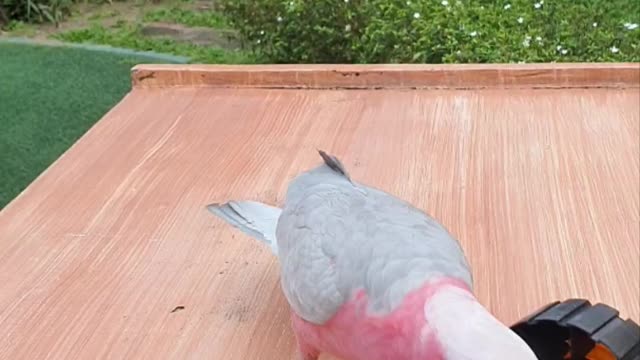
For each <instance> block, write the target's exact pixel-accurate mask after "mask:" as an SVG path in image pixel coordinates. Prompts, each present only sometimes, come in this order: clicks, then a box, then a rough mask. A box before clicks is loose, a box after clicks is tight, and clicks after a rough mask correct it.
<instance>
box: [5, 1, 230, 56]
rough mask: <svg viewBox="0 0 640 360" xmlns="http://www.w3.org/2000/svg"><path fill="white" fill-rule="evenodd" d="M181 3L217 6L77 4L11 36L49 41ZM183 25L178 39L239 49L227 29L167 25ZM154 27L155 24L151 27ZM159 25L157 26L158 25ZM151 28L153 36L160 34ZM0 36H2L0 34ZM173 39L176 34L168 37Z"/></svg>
mask: <svg viewBox="0 0 640 360" xmlns="http://www.w3.org/2000/svg"><path fill="white" fill-rule="evenodd" d="M172 6H180V7H181V8H184V9H187V10H194V11H205V10H212V9H215V8H217V7H216V2H215V1H202V0H199V1H193V2H184V1H179V0H160V1H155V0H152V1H144V0H142V1H140V0H132V1H114V2H112V3H110V4H109V3H102V4H91V3H78V4H76V5H74V7H73V9H72V15H71V16H70V17H68V18H67V19H66V20H65V21H64V22H62V23H61V24H59V25H58V26H55V25H54V24H38V25H31V24H30V25H23V26H19V27H17V28H16V29H14V30H12V31H11V32H10V33H8V35H11V36H21V37H28V38H33V39H36V40H47V39H50V38H51V37H52V35H55V34H57V33H62V32H67V31H71V30H80V29H85V28H88V27H91V26H93V25H101V26H103V27H107V28H109V27H114V26H116V25H118V24H121V23H142V22H143V19H144V15H145V13H147V12H150V11H154V10H159V9H163V8H168V7H172ZM165 25H167V26H175V27H176V28H180V30H179V31H176V32H175V34H174V35H175V40H177V41H186V42H192V43H194V44H198V45H216V46H220V47H222V48H236V43H235V42H233V41H232V40H230V39H229V35H231V36H232V37H233V33H230V32H229V31H228V30H212V29H208V28H205V29H200V28H195V29H194V30H190V28H188V27H186V26H180V25H173V24H165ZM151 27H152V28H153V26H151ZM156 28H157V26H156ZM153 33H154V31H153V30H151V34H150V36H151V37H157V36H156V35H154V34H153ZM0 35H3V34H2V33H0ZM169 37H170V38H173V36H169Z"/></svg>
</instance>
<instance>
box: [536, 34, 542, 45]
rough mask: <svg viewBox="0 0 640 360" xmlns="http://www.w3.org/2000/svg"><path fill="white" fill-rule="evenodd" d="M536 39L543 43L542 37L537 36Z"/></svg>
mask: <svg viewBox="0 0 640 360" xmlns="http://www.w3.org/2000/svg"><path fill="white" fill-rule="evenodd" d="M536 41H537V42H538V44H542V37H540V36H536Z"/></svg>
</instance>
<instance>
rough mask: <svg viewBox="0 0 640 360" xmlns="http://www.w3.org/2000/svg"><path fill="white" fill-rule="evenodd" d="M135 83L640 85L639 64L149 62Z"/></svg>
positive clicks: (398, 86) (464, 86) (333, 86)
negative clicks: (249, 63) (238, 63)
mask: <svg viewBox="0 0 640 360" xmlns="http://www.w3.org/2000/svg"><path fill="white" fill-rule="evenodd" d="M132 82H133V85H134V86H135V87H138V88H150V87H173V86H188V87H227V88H301V89H445V90H451V89H496V88H499V89H513V88H516V89H518V88H524V89H532V88H603V87H609V88H610V87H613V88H621V87H626V88H640V63H614V64H610V63H607V64H599V63H563V64H508V65H507V64H456V65H452V64H445V65H430V64H429V65H422V64H415V65H406V64H402V65H393V64H382V65H377V64H374V65H148V64H143V65H139V66H136V67H135V68H133V69H132Z"/></svg>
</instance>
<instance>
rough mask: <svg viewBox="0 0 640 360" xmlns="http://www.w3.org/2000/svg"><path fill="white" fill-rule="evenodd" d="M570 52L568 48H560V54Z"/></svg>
mask: <svg viewBox="0 0 640 360" xmlns="http://www.w3.org/2000/svg"><path fill="white" fill-rule="evenodd" d="M568 52H569V50H567V49H562V50H560V54H562V55H567V53H568Z"/></svg>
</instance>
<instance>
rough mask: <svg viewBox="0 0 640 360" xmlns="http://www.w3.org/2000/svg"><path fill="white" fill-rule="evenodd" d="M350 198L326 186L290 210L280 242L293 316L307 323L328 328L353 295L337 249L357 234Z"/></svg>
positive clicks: (283, 219)
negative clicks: (350, 219)
mask: <svg viewBox="0 0 640 360" xmlns="http://www.w3.org/2000/svg"><path fill="white" fill-rule="evenodd" d="M349 196H350V194H349V193H348V192H345V191H344V190H341V189H340V187H339V186H335V185H323V186H320V188H316V189H315V191H314V192H313V193H312V194H309V195H307V196H305V197H304V198H303V199H301V200H300V201H298V202H296V203H295V204H290V205H289V206H285V208H284V210H283V213H282V215H281V217H280V219H279V221H278V227H277V230H276V238H277V241H278V251H279V259H280V265H281V278H282V288H283V291H284V294H285V296H286V298H287V300H288V302H289V304H290V305H291V307H292V308H293V310H294V311H295V312H296V314H298V315H299V316H300V317H302V318H303V319H305V320H307V321H310V322H313V323H316V324H322V323H324V322H326V321H327V320H329V319H330V318H331V317H332V316H333V315H334V314H335V313H336V312H337V311H338V309H339V308H340V306H342V304H343V303H344V302H345V301H346V298H347V296H348V295H349V294H348V292H347V291H346V290H345V289H341V288H340V287H339V282H340V274H338V267H337V266H336V257H337V253H336V252H335V251H334V249H336V245H334V244H340V243H346V242H348V241H349V240H348V237H349V236H351V235H352V234H353V232H354V231H357V228H354V226H353V224H350V226H347V224H345V218H346V216H345V214H346V213H347V212H348V211H349V206H350V203H351V202H350V201H348V197H349Z"/></svg>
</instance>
